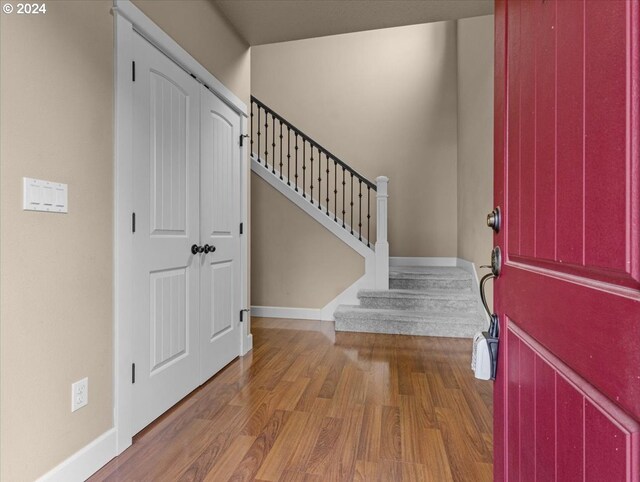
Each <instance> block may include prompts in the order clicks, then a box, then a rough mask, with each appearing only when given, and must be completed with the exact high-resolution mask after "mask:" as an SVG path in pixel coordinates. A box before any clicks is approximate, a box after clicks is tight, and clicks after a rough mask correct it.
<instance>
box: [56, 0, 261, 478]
mask: <svg viewBox="0 0 640 482" xmlns="http://www.w3.org/2000/svg"><path fill="white" fill-rule="evenodd" d="M112 13H113V17H114V55H115V59H114V66H115V68H114V88H115V114H114V119H115V126H114V131H115V139H114V143H115V146H114V152H115V163H114V166H115V172H114V437H115V440H116V441H115V450H114V453H113V454H112V456H115V455H118V454H120V453H122V452H123V451H124V450H125V449H126V448H127V447H129V446H130V445H131V442H132V436H133V429H132V427H133V425H132V407H133V390H132V386H131V363H132V360H133V346H132V338H133V333H132V323H131V312H132V299H131V293H132V291H133V290H132V281H131V279H132V271H131V266H132V265H133V242H132V241H133V237H132V234H131V229H130V227H131V213H132V212H133V138H132V131H133V129H132V125H133V85H132V82H131V63H132V61H133V60H134V59H133V54H134V32H135V33H138V34H140V35H142V36H143V37H144V38H145V39H146V40H147V41H148V42H150V43H151V44H152V45H154V46H155V47H156V48H158V49H159V50H160V51H162V52H163V53H164V54H165V55H167V57H169V58H170V59H171V60H172V61H173V62H175V63H176V64H177V65H178V66H180V67H181V68H182V69H184V70H185V71H186V72H188V73H189V74H192V75H193V76H195V77H196V80H198V81H199V82H200V83H202V84H204V85H205V87H207V88H208V89H209V90H210V91H212V92H213V93H214V94H216V95H217V96H218V97H219V98H220V99H221V100H222V101H223V102H225V103H226V104H227V105H228V106H229V107H230V108H231V109H233V110H234V112H236V113H238V114H239V115H240V116H241V117H242V118H243V122H242V132H241V134H244V133H245V132H246V131H247V117H248V115H247V106H246V104H245V103H244V102H242V101H241V100H240V99H239V98H238V97H237V96H236V95H235V94H233V93H232V92H231V91H230V90H229V89H228V88H227V87H225V86H224V85H223V84H222V82H220V81H219V80H218V79H216V78H215V77H214V76H213V75H212V74H211V73H209V72H208V71H207V70H206V69H205V68H204V67H203V66H202V65H200V64H199V63H198V62H197V61H196V60H195V59H194V58H193V57H192V56H191V55H189V53H188V52H187V51H186V50H184V49H183V48H182V47H180V45H178V43H177V42H175V41H174V40H173V39H172V38H171V37H169V35H167V34H166V33H165V32H163V31H162V29H160V27H158V26H157V25H156V24H155V23H153V21H151V20H150V19H149V18H148V17H147V16H146V15H144V13H142V11H140V10H139V9H138V8H137V7H136V6H135V5H133V4H132V3H131V2H130V1H129V0H114V3H113V9H112ZM213 48H215V47H213ZM241 155H242V156H243V157H242V159H243V162H242V166H243V169H244V170H245V171H244V172H245V175H244V176H243V180H242V187H241V195H242V197H243V201H242V202H243V205H242V208H241V209H242V222H244V223H245V227H246V228H247V230H245V234H243V235H242V237H241V240H240V242H241V258H242V259H241V262H242V268H241V272H242V275H243V280H242V290H243V293H242V297H241V299H242V301H243V307H247V305H248V293H247V290H248V286H249V271H248V270H249V265H248V263H249V262H248V259H249V248H248V246H249V243H248V241H247V238H248V226H246V224H247V219H248V206H247V196H248V186H249V184H248V177H249V172H250V168H249V167H248V165H247V159H248V158H247V149H246V147H243V149H242V151H241ZM250 326H251V325H250V322H247V323H244V327H243V331H242V332H241V352H242V354H245V353H247V352H248V351H249V350H251V348H252V346H253V340H252V337H251V333H250ZM98 468H99V467H98ZM67 480H69V479H67Z"/></svg>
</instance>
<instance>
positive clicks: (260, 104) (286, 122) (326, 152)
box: [251, 95, 377, 191]
mask: <svg viewBox="0 0 640 482" xmlns="http://www.w3.org/2000/svg"><path fill="white" fill-rule="evenodd" d="M251 102H252V103H255V104H256V105H258V106H260V107H261V108H262V109H264V110H265V111H266V112H268V113H269V114H271V115H272V116H273V117H275V118H277V119H278V120H279V121H280V122H281V123H283V124H284V125H286V126H287V127H288V128H289V129H291V130H292V131H293V132H297V133H298V135H299V136H301V137H302V138H303V139H304V140H306V141H307V142H308V143H309V144H311V145H312V146H314V147H315V148H316V149H318V150H319V151H322V152H323V153H324V155H325V156H326V157H329V158H331V159H332V160H334V161H335V162H336V163H337V164H340V166H341V167H342V168H344V169H346V170H347V171H349V172H350V173H351V174H353V175H354V176H355V177H356V178H358V180H361V181H362V182H364V183H365V184H366V185H367V186H369V187H370V188H371V189H373V190H374V191H376V190H377V187H376V184H375V183H373V182H371V181H369V179H367V178H366V177H364V176H363V175H362V174H360V173H359V172H358V171H356V170H355V169H353V168H352V167H351V166H349V165H348V164H347V163H346V162H344V161H343V160H341V159H340V158H339V157H338V156H336V155H334V154H332V153H331V152H330V151H329V150H328V149H327V148H325V147H323V146H321V145H320V144H318V143H317V142H316V141H314V140H313V139H312V138H311V137H310V136H308V135H307V134H305V133H304V132H302V131H301V130H300V129H298V128H297V127H296V126H294V125H292V124H291V123H290V122H289V121H288V120H286V119H285V118H284V117H282V116H281V115H280V114H278V113H277V112H275V111H274V110H273V109H271V108H270V107H269V106H267V105H266V104H265V103H264V102H262V101H260V100H259V99H257V98H256V97H254V96H253V95H252V96H251ZM258 154H259V153H258Z"/></svg>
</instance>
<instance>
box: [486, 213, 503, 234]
mask: <svg viewBox="0 0 640 482" xmlns="http://www.w3.org/2000/svg"><path fill="white" fill-rule="evenodd" d="M501 222H502V216H501V213H500V208H499V207H496V208H495V209H494V210H493V211H491V212H490V213H489V214H487V226H489V227H490V228H491V229H493V230H494V231H495V232H496V233H497V232H498V231H500V223H501Z"/></svg>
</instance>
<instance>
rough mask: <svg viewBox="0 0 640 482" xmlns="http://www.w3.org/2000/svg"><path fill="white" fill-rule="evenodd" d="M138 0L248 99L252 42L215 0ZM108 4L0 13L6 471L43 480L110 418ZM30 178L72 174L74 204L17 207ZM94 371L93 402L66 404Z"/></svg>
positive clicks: (4, 476) (5, 475)
mask: <svg viewBox="0 0 640 482" xmlns="http://www.w3.org/2000/svg"><path fill="white" fill-rule="evenodd" d="M136 4H137V5H138V6H139V7H140V8H141V9H142V10H143V11H145V13H147V15H149V16H150V17H152V19H153V20H154V21H156V22H157V23H159V24H160V26H161V27H162V28H164V29H165V30H166V31H167V32H168V33H169V34H170V35H172V36H173V37H174V38H175V39H176V40H177V41H178V42H179V43H181V44H182V46H183V47H184V48H185V49H186V50H188V51H190V52H191V53H192V55H193V56H194V57H196V58H197V59H198V60H199V61H200V62H201V63H202V64H203V65H204V66H205V67H206V68H207V69H209V70H210V71H211V72H212V73H213V74H214V75H216V76H217V77H218V78H219V79H220V80H221V81H222V82H224V83H225V84H226V85H227V86H228V87H229V88H230V89H231V90H232V91H233V92H234V93H235V94H236V95H238V96H239V97H240V98H242V99H243V100H245V101H248V97H249V82H250V77H249V68H250V60H249V50H248V48H247V46H246V45H245V44H244V42H242V41H241V40H240V39H239V38H238V37H237V35H236V34H235V32H234V31H233V30H232V29H231V28H230V27H229V26H228V25H227V24H226V23H225V21H224V20H223V19H222V17H221V15H220V14H219V13H218V12H217V10H216V9H215V8H214V7H213V6H212V5H211V3H210V2H209V1H207V0H198V1H190V2H181V1H180V2H171V1H165V2H136ZM111 5H112V2H111V0H104V1H91V2H77V1H69V2H65V1H56V2H47V13H46V14H45V15H40V16H27V15H20V16H18V15H15V14H14V15H5V14H3V15H0V19H1V20H0V22H1V23H0V31H1V38H0V40H1V55H0V58H1V64H0V76H1V78H0V82H1V87H2V88H1V94H0V95H1V97H0V105H1V106H2V108H1V119H0V123H1V129H0V138H1V139H0V160H1V164H0V182H1V184H0V189H1V193H0V196H1V197H0V203H1V208H0V209H1V210H0V235H1V239H0V264H1V270H0V272H1V273H0V318H1V320H2V323H1V329H0V338H1V346H0V350H1V359H0V361H1V374H0V375H1V382H0V383H1V386H0V391H1V400H0V403H1V414H0V416H1V419H2V422H1V426H0V431H1V435H0V443H1V453H0V458H1V462H0V465H1V469H0V470H1V472H0V479H1V480H3V481H4V480H6V481H11V482H21V481H29V480H33V479H35V478H37V477H38V476H40V475H42V474H43V473H45V472H47V471H48V470H49V469H51V468H53V467H54V466H55V465H57V464H58V463H60V462H61V461H63V460H64V459H65V458H67V457H68V456H70V455H72V454H73V453H74V452H76V451H77V450H78V449H80V448H82V447H83V446H85V445H86V444H87V443H89V442H91V441H92V440H93V439H95V438H96V437H97V436H99V435H100V434H102V433H103V432H105V431H106V430H108V429H109V428H110V427H111V426H112V413H113V393H112V383H113V382H112V366H113V355H112V353H113V344H112V337H113V328H112V327H113V311H112V304H113V290H112V287H111V286H112V282H113V271H112V266H113V255H112V253H113V242H112V236H113V226H112V216H113V210H112V206H113V28H112V24H113V17H112V16H111V15H110V13H109V12H110V8H111ZM176 6H178V7H179V8H176ZM23 176H27V177H35V178H40V179H48V180H53V181H59V182H65V183H68V184H69V214H44V213H34V212H26V211H22V206H21V199H22V188H21V182H22V177H23ZM85 376H88V377H89V405H88V406H87V407H85V408H82V409H81V410H79V411H77V412H75V413H71V411H70V391H71V389H70V387H71V383H72V382H74V381H76V380H79V379H80V378H83V377H85Z"/></svg>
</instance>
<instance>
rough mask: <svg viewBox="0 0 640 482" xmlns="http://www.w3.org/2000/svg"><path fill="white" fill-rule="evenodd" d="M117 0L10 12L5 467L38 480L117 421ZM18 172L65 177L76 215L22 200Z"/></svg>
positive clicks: (5, 90)
mask: <svg viewBox="0 0 640 482" xmlns="http://www.w3.org/2000/svg"><path fill="white" fill-rule="evenodd" d="M110 8H111V2H109V1H101V2H95V3H94V2H91V3H88V2H47V13H46V14H45V15H39V16H28V15H11V16H9V15H2V16H1V19H2V20H1V22H2V23H1V30H2V34H1V35H2V37H1V41H2V52H1V58H2V60H1V65H0V71H1V86H2V92H1V100H0V104H1V105H2V109H1V112H2V114H1V126H2V130H1V134H0V136H1V138H2V139H1V150H0V158H1V160H2V165H1V173H0V178H1V198H0V199H1V214H0V220H1V221H0V232H1V235H2V239H1V242H0V246H1V258H0V263H1V264H2V274H1V281H0V284H1V308H0V309H1V313H0V316H1V318H2V331H1V338H2V348H1V350H2V361H1V363H2V372H1V379H2V382H1V391H2V399H1V403H2V411H1V417H2V427H1V430H2V437H1V443H2V453H1V457H2V472H1V474H0V475H1V478H2V480H7V481H16V482H18V481H26V480H33V479H34V478H36V477H37V476H40V475H42V474H43V473H44V472H46V471H47V470H49V469H51V468H52V467H53V466H55V465H56V464H57V463H59V462H60V461H62V460H63V459H64V458H66V457H68V456H69V455H71V454H72V453H73V452H75V451H77V450H78V449H80V448H81V447H83V446H84V445H86V444H87V443H88V442H90V441H91V440H93V439H94V438H96V437H97V436H99V435H100V434H102V433H103V432H105V431H106V430H107V429H109V428H110V427H111V426H112V399H113V395H112V350H113V348H112V333H113V330H112V323H113V321H112V303H113V298H112V290H111V284H112V281H113V275H112V262H113V258H112V241H111V240H112V233H113V226H112V219H111V214H112V209H111V206H112V204H113V200H112V192H113V184H112V179H113V175H112V171H113V161H112V158H113V147H112V144H113V127H112V126H113V115H112V112H113V81H112V76H113V60H112V58H113V53H112V36H113V35H112V30H113V29H112V17H111V15H110V14H109V11H110ZM23 176H27V177H35V178H39V179H47V180H52V181H58V182H64V183H68V184H69V214H45V213H36V212H28V211H22V177H23ZM85 376H88V377H89V394H90V395H89V397H90V398H89V405H88V406H87V407H85V408H83V409H82V410H80V411H78V412H75V413H73V414H72V413H71V410H70V405H71V383H72V382H74V381H76V380H79V379H81V378H83V377H85Z"/></svg>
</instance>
